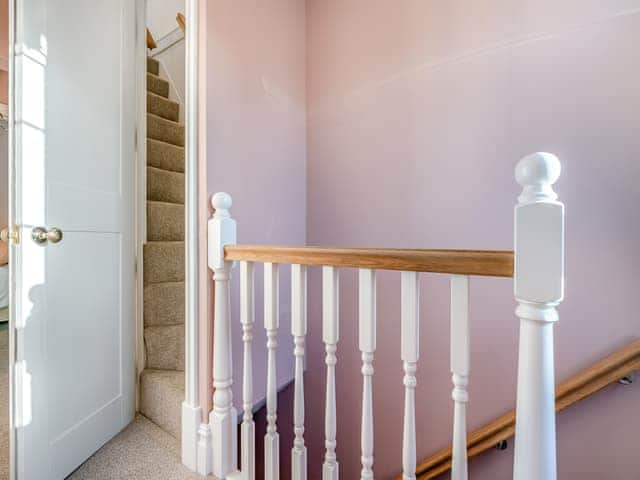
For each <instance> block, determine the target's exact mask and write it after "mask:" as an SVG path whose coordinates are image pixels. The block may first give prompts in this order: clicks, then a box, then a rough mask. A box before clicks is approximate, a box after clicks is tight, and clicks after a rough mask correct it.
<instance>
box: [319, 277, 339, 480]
mask: <svg viewBox="0 0 640 480" xmlns="http://www.w3.org/2000/svg"><path fill="white" fill-rule="evenodd" d="M339 283H340V282H339V271H338V269H337V268H336V267H322V341H323V342H324V344H325V351H326V356H325V363H326V364H327V397H326V406H325V418H324V425H325V427H324V428H325V448H326V451H325V455H324V463H323V465H322V480H338V478H339V464H338V461H337V457H336V445H337V441H336V421H337V419H336V363H338V357H337V356H336V351H337V349H338V341H339V340H340V334H339V332H340V321H339V302H340V300H339V292H340V287H339Z"/></svg>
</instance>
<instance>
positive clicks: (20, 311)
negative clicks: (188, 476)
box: [12, 0, 136, 480]
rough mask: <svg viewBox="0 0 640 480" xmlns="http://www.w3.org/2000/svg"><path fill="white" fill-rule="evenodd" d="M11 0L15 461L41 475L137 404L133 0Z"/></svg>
mask: <svg viewBox="0 0 640 480" xmlns="http://www.w3.org/2000/svg"><path fill="white" fill-rule="evenodd" d="M16 5H17V9H16V13H17V14H16V19H15V22H16V25H15V41H16V46H15V47H16V48H15V56H14V64H13V65H14V75H15V81H14V102H15V110H14V119H15V123H14V128H13V132H14V156H15V168H14V172H15V180H14V191H13V196H12V198H13V199H14V205H13V209H12V217H13V218H12V223H14V224H17V225H20V226H21V236H22V238H21V241H20V243H19V244H18V245H15V246H14V247H13V250H12V253H13V255H12V272H13V278H14V281H15V293H14V297H13V298H14V299H15V308H14V311H13V312H12V314H13V320H14V325H15V326H16V331H15V339H16V362H17V363H18V365H19V366H20V367H23V369H22V371H24V372H25V374H24V375H23V376H21V377H20V378H17V379H16V385H20V384H23V385H26V386H25V387H20V388H16V389H15V403H16V409H15V411H16V412H17V417H16V419H15V420H16V421H17V425H18V426H19V428H17V431H16V456H17V469H16V471H17V475H18V478H19V479H29V480H40V479H47V480H50V479H61V478H64V477H65V476H66V475H68V474H69V473H71V472H72V471H73V470H74V469H75V468H77V467H78V466H79V465H80V464H81V463H82V462H83V461H84V460H86V459H87V458H88V457H89V456H90V455H91V454H92V453H94V452H95V451H96V450H97V449H98V448H100V446H102V445H103V444H104V443H105V442H107V441H108V440H109V439H110V438H112V437H113V436H114V435H115V434H116V433H118V432H119V431H120V430H121V429H122V428H124V427H125V426H126V425H127V424H128V423H129V422H130V421H131V420H132V419H133V416H134V413H135V320H134V313H135V310H134V297H135V295H134V294H135V290H134V288H135V272H134V262H135V248H134V224H133V223H134V198H135V197H134V191H133V189H134V185H135V168H134V167H135V162H136V152H135V143H134V139H135V120H136V90H135V79H136V75H135V64H134V62H135V51H136V48H135V2H133V1H131V0H92V1H91V2H87V1H86V0H55V2H54V1H51V0H16ZM36 226H42V227H46V228H51V227H58V228H60V229H61V230H62V232H63V238H62V241H61V242H59V243H55V244H54V243H48V244H46V245H44V246H42V245H38V244H36V243H35V242H33V241H32V240H31V238H30V234H31V229H32V228H34V227H36ZM22 412H24V413H22Z"/></svg>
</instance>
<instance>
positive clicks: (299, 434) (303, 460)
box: [291, 265, 307, 480]
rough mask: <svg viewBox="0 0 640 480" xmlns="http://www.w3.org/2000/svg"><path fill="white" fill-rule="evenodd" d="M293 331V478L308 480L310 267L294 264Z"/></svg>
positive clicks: (292, 292) (292, 270)
mask: <svg viewBox="0 0 640 480" xmlns="http://www.w3.org/2000/svg"><path fill="white" fill-rule="evenodd" d="M291 334H292V335H293V342H294V345H295V347H294V350H293V354H294V356H295V358H296V371H295V387H294V389H295V398H294V403H293V431H294V434H295V438H294V440H293V449H292V451H291V475H292V477H293V480H307V447H305V445H304V341H305V336H306V335H307V267H306V266H305V265H291Z"/></svg>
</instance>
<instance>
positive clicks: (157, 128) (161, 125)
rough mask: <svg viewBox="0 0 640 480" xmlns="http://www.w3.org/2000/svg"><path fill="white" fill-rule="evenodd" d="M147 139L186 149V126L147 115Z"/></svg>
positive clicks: (151, 114)
mask: <svg viewBox="0 0 640 480" xmlns="http://www.w3.org/2000/svg"><path fill="white" fill-rule="evenodd" d="M147 138H151V139H154V140H161V141H163V142H166V143H169V144H171V145H176V146H179V147H184V124H183V123H179V122H175V121H173V120H168V119H166V118H162V117H160V116H159V115H155V114H153V113H147Z"/></svg>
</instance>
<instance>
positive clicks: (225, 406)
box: [208, 193, 237, 478]
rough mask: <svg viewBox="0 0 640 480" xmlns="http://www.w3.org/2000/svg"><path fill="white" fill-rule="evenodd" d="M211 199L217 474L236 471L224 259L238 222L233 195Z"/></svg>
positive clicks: (228, 272) (213, 424)
mask: <svg viewBox="0 0 640 480" xmlns="http://www.w3.org/2000/svg"><path fill="white" fill-rule="evenodd" d="M211 203H212V204H213V208H215V215H214V216H213V218H212V219H211V220H209V226H208V229H209V231H208V237H209V238H208V242H209V259H208V263H209V268H211V270H213V280H214V282H215V306H214V324H213V338H214V340H213V342H214V343H213V387H214V388H215V392H214V394H213V410H212V411H211V414H210V417H209V424H210V425H211V439H212V445H213V456H212V467H213V474H214V476H216V477H217V478H226V477H227V475H229V474H230V473H231V472H234V471H237V457H236V455H237V447H236V445H237V433H236V411H235V409H234V408H233V393H232V391H231V386H232V385H233V366H232V356H231V318H230V311H229V304H230V296H229V279H230V277H231V267H232V262H228V261H226V260H225V259H224V247H225V245H233V244H235V243H236V222H235V220H233V219H232V218H231V215H230V213H229V209H230V208H231V203H232V202H231V197H230V196H229V195H228V194H226V193H216V194H215V195H214V196H213V198H212V200H211Z"/></svg>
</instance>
